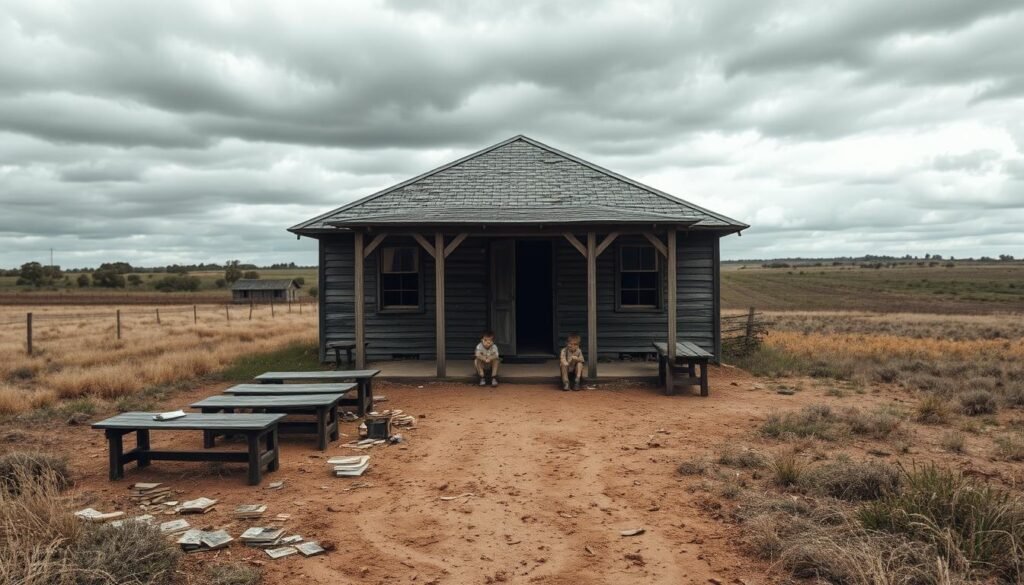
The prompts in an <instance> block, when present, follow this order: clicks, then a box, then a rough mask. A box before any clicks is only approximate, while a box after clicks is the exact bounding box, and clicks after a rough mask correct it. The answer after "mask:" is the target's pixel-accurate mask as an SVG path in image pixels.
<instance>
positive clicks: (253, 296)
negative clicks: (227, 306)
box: [231, 278, 301, 304]
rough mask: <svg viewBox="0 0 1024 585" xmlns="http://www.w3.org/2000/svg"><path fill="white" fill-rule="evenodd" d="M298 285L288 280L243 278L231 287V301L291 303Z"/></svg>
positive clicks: (295, 295)
mask: <svg viewBox="0 0 1024 585" xmlns="http://www.w3.org/2000/svg"><path fill="white" fill-rule="evenodd" d="M300 288H301V286H299V283H297V282H295V281H294V280H292V279H290V278H285V279H266V280H264V279H255V278H243V279H240V280H236V281H235V283H234V284H233V285H231V300H232V301H234V302H236V303H256V304H260V303H291V302H294V301H295V300H296V299H297V295H298V292H299V289H300Z"/></svg>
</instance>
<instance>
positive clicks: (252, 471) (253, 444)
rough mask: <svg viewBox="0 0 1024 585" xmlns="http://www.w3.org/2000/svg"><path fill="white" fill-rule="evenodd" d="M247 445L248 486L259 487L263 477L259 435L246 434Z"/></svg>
mask: <svg viewBox="0 0 1024 585" xmlns="http://www.w3.org/2000/svg"><path fill="white" fill-rule="evenodd" d="M245 437H246V439H247V442H248V444H249V485H259V484H260V479H261V478H262V477H263V469H262V467H263V466H262V465H260V433H246V436H245Z"/></svg>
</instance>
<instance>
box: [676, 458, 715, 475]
mask: <svg viewBox="0 0 1024 585" xmlns="http://www.w3.org/2000/svg"><path fill="white" fill-rule="evenodd" d="M709 467H710V464H709V463H708V460H707V459H705V458H703V457H700V458H696V459H690V460H689V461H683V462H682V463H680V464H679V467H677V468H676V471H678V472H679V475H704V474H705V473H706V472H707V471H708V468H709Z"/></svg>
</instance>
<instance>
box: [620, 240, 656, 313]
mask: <svg viewBox="0 0 1024 585" xmlns="http://www.w3.org/2000/svg"><path fill="white" fill-rule="evenodd" d="M618 284H619V298H618V301H619V302H618V306H619V308H620V309H657V308H658V307H659V306H660V305H661V278H660V274H659V272H658V252H657V250H655V249H654V247H653V246H620V247H619V283H618Z"/></svg>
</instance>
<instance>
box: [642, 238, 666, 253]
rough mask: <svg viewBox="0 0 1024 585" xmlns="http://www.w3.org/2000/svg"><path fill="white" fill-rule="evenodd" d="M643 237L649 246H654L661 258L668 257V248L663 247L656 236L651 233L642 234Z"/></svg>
mask: <svg viewBox="0 0 1024 585" xmlns="http://www.w3.org/2000/svg"><path fill="white" fill-rule="evenodd" d="M644 237H645V238H647V241H648V242H650V243H651V245H652V246H654V247H655V248H656V249H657V250H658V252H660V253H661V256H662V257H663V258H667V257H668V248H667V247H666V246H665V244H663V243H661V240H659V239H658V236H655V235H654V234H652V233H651V232H644Z"/></svg>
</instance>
